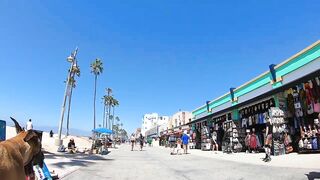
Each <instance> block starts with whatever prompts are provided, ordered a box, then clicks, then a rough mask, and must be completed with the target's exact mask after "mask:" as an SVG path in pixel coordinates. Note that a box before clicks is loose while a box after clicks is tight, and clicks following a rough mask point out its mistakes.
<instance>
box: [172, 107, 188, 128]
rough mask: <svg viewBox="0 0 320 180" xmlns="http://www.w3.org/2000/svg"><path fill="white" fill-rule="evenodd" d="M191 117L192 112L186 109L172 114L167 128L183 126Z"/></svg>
mask: <svg viewBox="0 0 320 180" xmlns="http://www.w3.org/2000/svg"><path fill="white" fill-rule="evenodd" d="M191 119H192V113H190V112H188V111H179V112H177V113H175V114H174V115H173V116H172V118H171V122H170V123H169V124H170V125H171V127H170V128H169V129H173V128H176V127H180V126H183V125H185V124H187V123H189V122H191Z"/></svg>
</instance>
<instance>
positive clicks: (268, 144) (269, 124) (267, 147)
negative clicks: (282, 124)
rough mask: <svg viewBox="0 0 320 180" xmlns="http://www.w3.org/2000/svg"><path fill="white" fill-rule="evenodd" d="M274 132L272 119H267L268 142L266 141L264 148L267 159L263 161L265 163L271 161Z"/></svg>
mask: <svg viewBox="0 0 320 180" xmlns="http://www.w3.org/2000/svg"><path fill="white" fill-rule="evenodd" d="M272 130H273V125H272V122H271V119H270V118H267V127H266V140H265V146H264V148H265V153H266V157H265V158H264V159H263V161H264V162H270V161H271V147H272Z"/></svg>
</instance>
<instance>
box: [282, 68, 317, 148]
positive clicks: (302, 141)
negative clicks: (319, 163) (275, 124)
mask: <svg viewBox="0 0 320 180" xmlns="http://www.w3.org/2000/svg"><path fill="white" fill-rule="evenodd" d="M277 97H278V99H279V107H280V108H281V109H282V110H283V111H284V117H285V122H286V125H287V126H286V130H285V137H283V138H284V139H285V145H286V147H287V149H288V150H290V151H296V152H299V153H310V152H320V140H319V137H320V123H319V113H320V72H319V71H318V72H315V73H313V74H312V75H310V76H308V77H304V78H302V79H301V80H300V81H299V82H298V83H296V84H295V85H292V86H291V87H290V88H287V89H286V90H285V91H284V92H280V93H278V94H277Z"/></svg>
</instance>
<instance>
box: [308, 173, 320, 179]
mask: <svg viewBox="0 0 320 180" xmlns="http://www.w3.org/2000/svg"><path fill="white" fill-rule="evenodd" d="M306 176H307V177H308V180H315V179H320V172H309V174H306Z"/></svg>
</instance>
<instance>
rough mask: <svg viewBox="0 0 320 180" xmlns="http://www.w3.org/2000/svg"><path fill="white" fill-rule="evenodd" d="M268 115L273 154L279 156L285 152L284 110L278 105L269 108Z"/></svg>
mask: <svg viewBox="0 0 320 180" xmlns="http://www.w3.org/2000/svg"><path fill="white" fill-rule="evenodd" d="M269 115H270V119H271V123H272V126H273V128H272V140H273V146H272V147H273V155H274V156H279V155H284V154H285V153H286V146H285V142H284V139H285V132H286V125H285V121H284V111H283V110H282V109H280V108H279V107H272V108H270V109H269Z"/></svg>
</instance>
